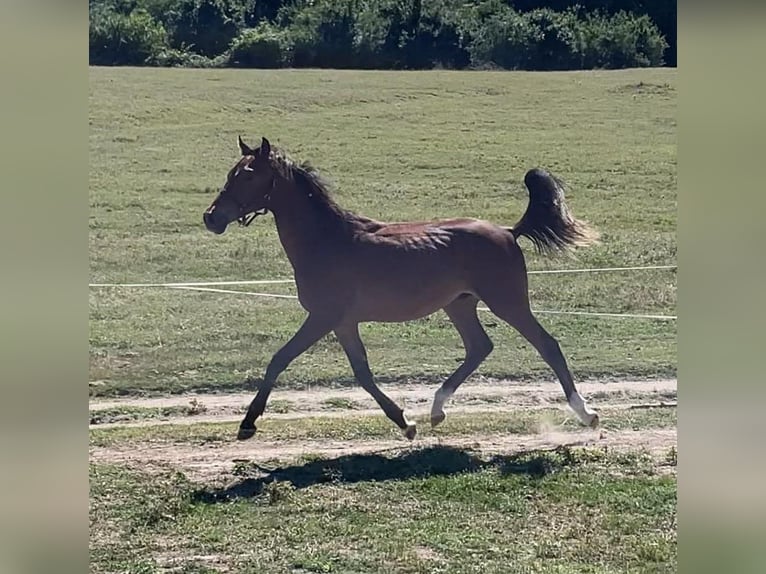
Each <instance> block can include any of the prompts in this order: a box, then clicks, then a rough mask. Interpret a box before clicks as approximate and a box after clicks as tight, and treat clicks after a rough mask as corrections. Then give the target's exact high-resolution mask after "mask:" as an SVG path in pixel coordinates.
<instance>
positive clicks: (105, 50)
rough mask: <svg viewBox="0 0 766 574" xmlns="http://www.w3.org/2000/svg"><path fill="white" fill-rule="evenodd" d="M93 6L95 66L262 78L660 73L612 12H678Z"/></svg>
mask: <svg viewBox="0 0 766 574" xmlns="http://www.w3.org/2000/svg"><path fill="white" fill-rule="evenodd" d="M668 5H672V6H671V7H668ZM90 6H91V30H90V35H91V42H90V43H91V63H92V64H137V65H140V64H149V65H161V66H216V65H227V66H239V67H263V68H273V67H280V66H295V67H320V68H378V69H428V68H434V67H445V68H456V69H462V68H466V67H474V68H487V67H490V68H497V67H499V68H505V69H519V70H568V69H579V68H587V69H590V68H623V67H638V66H658V65H662V64H663V56H664V53H665V52H666V48H667V46H668V43H667V42H666V40H665V38H664V37H663V35H662V33H661V32H660V30H659V28H658V25H657V24H656V22H655V21H653V20H652V18H651V17H650V16H649V15H647V14H640V13H639V12H628V11H625V10H622V11H621V10H617V9H616V8H617V7H619V6H625V7H628V8H630V9H633V10H641V9H644V10H652V11H653V13H655V14H658V15H659V16H658V17H660V18H661V19H663V22H664V26H665V27H666V28H667V27H668V26H669V22H671V21H672V23H673V26H674V25H675V14H676V10H675V3H674V2H665V3H664V4H662V2H660V0H578V1H577V2H575V0H473V1H470V0H429V1H427V2H424V1H423V0H90ZM662 6H665V7H664V8H663V7H662ZM674 34H675V32H674V31H673V37H675V36H674Z"/></svg>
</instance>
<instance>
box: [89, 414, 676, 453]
mask: <svg viewBox="0 0 766 574" xmlns="http://www.w3.org/2000/svg"><path fill="white" fill-rule="evenodd" d="M599 414H600V416H601V420H602V425H603V427H604V428H606V429H607V430H623V429H647V428H672V427H674V426H675V425H676V422H677V415H676V409H675V408H674V407H670V408H668V407H653V408H646V409H640V410H624V409H601V410H600V411H599ZM238 425H239V423H238V422H231V423H199V424H193V425H185V424H179V425H175V424H169V425H162V426H144V427H117V428H109V429H98V428H94V429H92V430H91V431H90V442H91V445H92V446H113V445H122V444H126V443H139V442H151V443H152V444H160V443H182V442H187V443H216V442H231V441H232V440H233V437H234V436H236V434H237V427H238ZM257 426H258V432H257V434H256V437H257V438H255V439H253V440H264V441H282V440H306V439H311V440H322V439H326V440H374V439H396V438H402V435H401V431H400V430H399V429H398V427H396V426H395V425H394V424H393V423H392V422H391V421H389V420H388V419H387V418H386V417H385V416H383V415H382V414H381V415H352V414H349V415H348V416H346V417H344V418H337V417H321V416H320V417H306V418H297V419H269V418H265V419H263V420H261V421H259V422H258V425H257ZM550 426H556V427H560V428H562V429H569V430H575V429H579V428H582V427H581V425H580V423H579V422H578V421H577V420H576V417H575V416H574V415H572V414H569V413H567V412H565V411H562V410H560V409H536V410H523V411H522V410H508V411H503V412H476V413H470V414H466V413H459V414H455V415H449V416H448V417H447V420H446V421H445V422H444V423H442V425H440V426H439V427H437V428H436V429H432V428H431V427H430V426H429V425H428V424H425V421H422V422H421V424H420V425H419V428H418V433H419V436H421V437H426V436H431V435H436V436H443V437H449V436H471V435H473V434H479V435H481V434H509V433H510V434H534V433H537V432H539V430H540V429H541V428H542V427H546V428H547V427H550ZM402 441H403V444H404V439H403V438H402Z"/></svg>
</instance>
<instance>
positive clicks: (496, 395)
mask: <svg viewBox="0 0 766 574" xmlns="http://www.w3.org/2000/svg"><path fill="white" fill-rule="evenodd" d="M438 386H439V385H438V384H433V385H381V388H382V389H383V391H384V392H385V393H387V394H388V395H389V396H390V397H391V398H392V399H393V400H394V401H395V402H396V403H398V404H400V405H401V406H402V407H403V408H404V409H405V411H406V412H407V414H408V415H411V416H419V415H424V414H427V413H428V411H429V409H430V407H431V403H432V401H433V396H434V392H435V391H436V389H437V388H438ZM677 387H678V384H677V381H676V380H675V379H667V380H657V381H617V382H614V381H611V382H581V383H579V384H578V389H579V391H580V393H581V394H582V395H583V396H584V397H585V398H586V400H588V401H589V403H590V404H591V406H592V407H593V408H594V409H596V410H598V408H599V407H603V406H607V405H609V406H625V407H626V408H628V407H640V406H641V405H642V404H663V403H668V402H671V403H673V402H675V396H676V393H677ZM252 398H253V393H232V394H208V395H203V394H188V395H174V396H169V397H150V398H125V399H114V400H94V401H91V402H90V411H91V413H93V412H94V411H99V410H104V409H114V408H132V407H142V408H151V409H162V408H170V407H186V406H189V405H190V404H191V403H192V402H193V403H194V404H196V405H198V406H201V407H202V408H197V409H195V411H196V412H199V414H188V415H184V414H179V415H173V416H168V417H164V418H147V419H143V420H134V421H121V422H114V423H99V424H93V425H91V428H109V427H114V426H151V425H160V424H185V423H188V424H194V423H201V422H232V421H237V420H239V419H240V418H241V416H242V413H244V411H245V408H246V407H247V405H248V404H249V403H250V401H251V400H252ZM277 401H278V402H277ZM565 404H566V402H565V400H564V393H563V391H562V390H561V387H560V385H559V384H558V383H556V382H551V383H535V384H522V383H517V382H512V381H487V380H486V379H485V380H479V381H477V382H470V383H465V384H463V385H462V386H461V387H460V388H459V389H458V391H457V393H456V394H455V396H453V397H452V399H451V401H450V402H449V403H448V404H447V409H448V410H447V413H448V414H450V413H459V412H475V411H485V412H486V411H502V410H506V409H509V408H519V407H525V408H535V407H550V406H564V405H565ZM276 405H279V406H280V408H279V409H277V408H275V407H276ZM277 410H279V411H282V412H276V411H277ZM380 412H381V411H380V409H379V408H378V406H377V405H376V403H375V402H374V401H373V399H372V398H371V397H370V396H369V395H368V394H367V393H366V392H365V391H364V390H363V389H362V388H361V387H350V388H337V389H333V388H327V387H315V388H310V389H306V390H300V391H296V390H279V389H277V390H275V391H274V393H272V395H271V400H270V407H267V409H266V413H265V415H264V416H266V417H269V418H300V417H316V416H348V415H349V413H354V414H360V415H363V414H364V415H369V414H379V413H380Z"/></svg>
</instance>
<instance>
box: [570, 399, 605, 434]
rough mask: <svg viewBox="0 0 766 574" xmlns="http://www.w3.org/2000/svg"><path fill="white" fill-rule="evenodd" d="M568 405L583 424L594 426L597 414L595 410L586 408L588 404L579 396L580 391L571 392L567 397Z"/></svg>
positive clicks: (596, 421)
mask: <svg viewBox="0 0 766 574" xmlns="http://www.w3.org/2000/svg"><path fill="white" fill-rule="evenodd" d="M569 406H570V407H571V408H572V410H573V411H574V412H575V414H576V415H577V416H578V417H579V418H580V421H581V422H582V424H584V425H585V426H595V425H597V424H598V415H597V414H596V412H595V411H592V410H591V409H589V408H588V405H587V404H585V399H583V398H582V397H581V396H580V393H578V392H576V391H575V392H574V393H572V395H571V396H570V397H569Z"/></svg>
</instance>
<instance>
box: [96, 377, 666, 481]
mask: <svg viewBox="0 0 766 574" xmlns="http://www.w3.org/2000/svg"><path fill="white" fill-rule="evenodd" d="M436 387H437V385H401V386H399V385H388V386H385V387H384V390H385V391H386V392H387V393H389V394H390V396H391V397H392V398H394V400H396V401H397V402H398V403H399V404H401V405H403V406H404V407H405V410H406V411H407V413H408V415H410V416H411V417H414V418H416V419H417V420H418V421H419V423H420V424H421V425H422V424H423V421H425V420H426V419H425V418H424V416H425V415H427V413H428V412H429V409H430V405H431V401H432V398H433V392H434V390H435V389H436ZM579 389H580V391H581V392H582V394H583V395H584V396H585V397H586V398H589V402H590V403H591V405H592V406H593V407H594V408H595V409H596V410H598V408H599V407H605V406H612V407H622V408H641V407H642V406H645V405H656V404H673V403H675V396H676V392H677V382H676V380H658V381H622V382H606V383H600V382H591V383H587V382H583V383H580V384H579ZM251 398H252V393H237V394H226V395H179V396H171V397H159V398H131V399H115V400H109V401H92V402H91V403H90V410H91V413H93V412H94V411H98V410H99V409H107V408H109V409H113V408H116V407H145V408H163V407H173V406H176V407H179V406H180V407H183V406H187V405H189V404H190V401H192V400H196V401H197V403H198V404H199V403H201V404H202V405H204V407H205V410H204V412H202V413H201V414H196V415H179V416H173V417H168V418H166V419H162V420H159V419H146V420H139V421H127V422H122V423H121V422H115V423H109V424H98V425H91V428H109V427H117V426H136V425H141V426H148V425H149V426H150V425H160V424H170V423H173V424H179V423H184V424H194V423H199V422H226V421H237V420H239V419H240V416H241V414H240V413H241V412H242V410H243V409H244V407H245V406H246V405H247V404H248V403H249V401H250V399H251ZM272 400H279V401H283V403H282V404H283V405H284V404H286V403H285V402H287V403H289V404H290V408H289V409H288V412H285V413H281V414H280V413H273V412H269V411H268V410H267V413H266V415H265V416H266V417H269V418H277V417H282V418H298V417H328V416H330V417H339V416H344V415H349V414H354V415H364V414H375V415H378V414H380V411H379V410H378V408H377V407H376V406H375V405H374V403H373V402H372V400H371V399H370V398H369V396H368V395H367V394H366V393H365V392H364V391H363V390H362V389H360V388H342V389H328V388H326V387H323V388H316V389H311V390H305V391H290V390H281V391H280V390H276V391H275V392H274V394H273V395H272ZM328 401H329V402H328ZM344 401H345V402H344ZM341 404H345V405H348V404H352V405H353V406H354V407H355V408H353V409H349V408H340V407H339V406H338V405H341ZM546 406H547V407H551V406H558V407H561V408H566V407H565V402H564V400H563V396H562V392H561V388H560V387H559V385H558V384H557V383H542V384H520V383H512V382H487V381H480V382H474V383H466V384H464V385H463V386H461V388H460V389H459V391H458V393H457V395H456V396H455V397H454V398H453V401H452V402H451V403H449V404H448V405H447V407H448V408H447V416H448V417H449V415H450V414H454V413H466V412H487V411H498V410H506V409H519V408H540V407H546ZM586 444H591V445H599V446H604V447H608V448H613V449H635V448H641V449H645V450H647V451H649V452H655V453H658V454H660V453H666V452H667V450H668V449H669V448H670V447H673V446H676V444H677V438H676V429H675V428H673V429H646V430H641V431H633V430H624V431H613V430H609V429H607V430H591V429H584V428H583V429H580V430H576V431H566V432H565V431H561V430H558V429H553V428H541V429H540V431H539V432H538V433H536V434H530V435H518V434H517V435H499V434H492V435H471V436H464V437H449V438H446V437H444V438H439V437H434V436H429V437H425V438H417V439H416V440H415V441H414V443H409V442H407V441H406V440H405V439H404V438H402V439H400V440H393V441H392V440H369V441H359V440H357V441H332V440H327V439H316V440H305V439H303V440H289V441H279V442H268V441H263V440H259V439H258V435H257V434H256V436H255V438H253V439H251V440H250V441H247V442H237V441H235V440H233V439H232V442H230V443H214V444H207V445H199V444H189V443H179V444H161V445H160V444H152V443H144V444H131V445H130V446H127V445H114V446H110V447H92V448H91V450H90V459H91V461H92V462H113V463H121V464H129V465H136V466H141V467H147V466H155V465H159V466H163V467H164V466H172V467H176V468H179V469H182V470H184V471H186V472H188V473H189V474H190V475H191V476H193V477H196V478H199V479H207V478H214V477H221V476H222V475H226V474H228V472H229V471H230V470H231V469H232V468H233V467H234V465H235V464H236V462H237V460H248V461H267V460H274V459H280V460H288V459H294V458H297V457H300V456H301V455H305V454H308V453H311V454H317V455H323V456H328V457H336V456H343V455H348V454H363V453H371V452H385V451H402V450H407V449H410V448H422V447H427V446H434V445H450V446H456V447H467V448H472V449H475V450H477V451H480V452H482V453H486V454H496V453H512V452H518V451H521V450H528V449H537V448H554V447H556V446H560V445H586Z"/></svg>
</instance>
